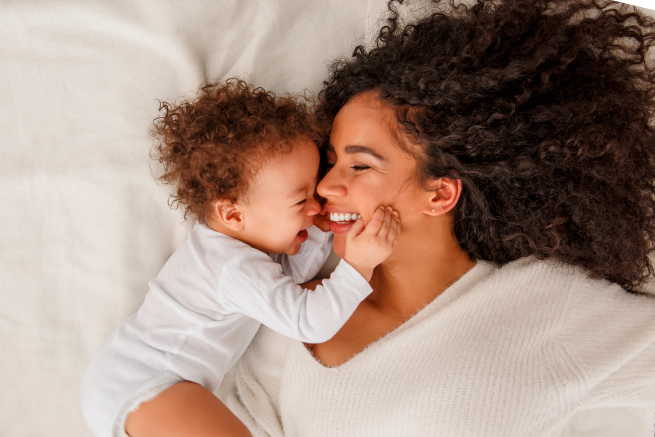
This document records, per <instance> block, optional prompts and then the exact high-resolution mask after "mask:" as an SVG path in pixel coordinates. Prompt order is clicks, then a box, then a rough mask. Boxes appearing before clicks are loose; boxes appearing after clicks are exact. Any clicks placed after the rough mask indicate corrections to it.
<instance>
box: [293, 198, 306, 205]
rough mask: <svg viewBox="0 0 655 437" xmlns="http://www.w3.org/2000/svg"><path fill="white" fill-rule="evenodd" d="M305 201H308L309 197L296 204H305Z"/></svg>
mask: <svg viewBox="0 0 655 437" xmlns="http://www.w3.org/2000/svg"><path fill="white" fill-rule="evenodd" d="M305 203H307V199H303V200H301V201H300V202H298V203H296V205H304V204H305Z"/></svg>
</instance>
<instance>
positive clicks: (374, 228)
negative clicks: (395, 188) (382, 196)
mask: <svg viewBox="0 0 655 437" xmlns="http://www.w3.org/2000/svg"><path fill="white" fill-rule="evenodd" d="M385 211H386V210H385V209H384V206H378V209H376V210H375V212H374V213H373V217H371V221H370V222H368V224H367V225H366V229H364V233H365V234H366V235H377V234H378V233H379V232H380V229H381V228H382V225H383V223H384V217H385ZM360 220H361V219H360Z"/></svg>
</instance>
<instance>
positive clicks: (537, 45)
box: [318, 0, 655, 290]
mask: <svg viewBox="0 0 655 437" xmlns="http://www.w3.org/2000/svg"><path fill="white" fill-rule="evenodd" d="M402 3H404V2H403V1H402V0H392V1H390V2H389V4H388V7H389V10H390V14H389V17H388V19H387V21H386V25H385V26H384V27H383V28H382V29H381V31H380V33H379V36H378V38H377V44H376V46H375V47H374V48H373V49H371V50H367V49H366V48H364V47H362V46H360V47H357V49H356V50H355V53H354V55H353V58H351V59H348V60H341V61H338V62H337V63H335V64H334V65H333V67H332V70H331V76H330V78H329V80H328V81H326V82H325V84H324V89H323V90H322V92H321V94H320V95H319V98H320V100H321V108H320V110H319V111H318V113H319V115H321V116H322V117H325V118H326V119H328V120H332V119H333V118H334V116H335V115H336V113H337V112H338V111H339V109H341V107H342V106H343V105H345V104H346V103H347V102H348V101H349V100H350V99H351V98H352V97H354V96H355V95H357V94H359V93H362V92H366V91H373V92H376V93H379V97H380V98H381V100H382V101H383V102H386V103H387V104H389V105H391V106H392V107H393V108H394V109H395V112H396V114H397V120H398V123H399V124H398V126H399V127H401V129H400V131H401V133H402V134H403V135H405V136H406V137H407V138H409V141H410V142H411V143H414V142H417V143H418V144H420V145H421V152H420V153H419V157H418V158H417V159H418V163H419V169H420V173H421V174H420V175H419V177H420V178H421V179H423V180H426V179H428V178H439V177H449V178H456V179H460V180H461V181H462V184H463V192H462V196H461V198H460V200H459V202H458V206H457V208H456V209H455V211H454V213H453V214H454V219H453V220H454V225H453V226H454V235H455V237H456V239H457V241H458V242H459V244H460V245H461V247H462V248H463V249H464V250H465V251H466V252H467V253H468V254H469V255H470V256H471V257H472V258H473V259H480V260H486V261H490V262H493V263H496V264H501V265H502V264H505V263H507V262H510V261H512V260H516V259H518V258H521V257H525V256H530V255H533V256H536V257H537V258H539V259H547V258H552V259H557V260H560V261H563V262H565V263H568V264H573V265H577V266H582V267H584V268H586V269H587V270H588V271H590V272H591V274H592V275H593V276H594V277H597V278H605V279H608V280H610V281H613V282H616V283H618V284H620V285H622V286H623V287H624V288H626V289H628V290H635V289H637V288H638V287H639V286H641V285H642V284H643V282H644V281H645V280H646V279H647V278H649V277H651V276H652V275H653V273H654V270H653V266H652V265H651V263H650V261H649V255H650V254H652V252H653V241H655V221H654V215H653V214H654V211H655V187H654V183H655V131H654V129H653V125H652V121H653V113H654V111H653V110H654V108H655V100H654V97H655V75H654V73H653V68H652V62H653V50H652V48H653V45H654V44H655V25H654V22H653V19H652V18H648V17H646V16H644V15H643V14H642V13H640V12H639V11H638V10H636V9H634V8H633V7H628V6H627V5H621V4H617V3H614V4H613V3H610V2H607V1H601V0H506V1H502V0H478V1H476V2H475V3H473V4H472V5H471V6H466V5H457V4H455V0H451V1H450V2H448V3H440V2H433V5H432V6H433V7H434V11H432V13H431V15H429V16H427V17H424V18H421V19H418V20H415V22H414V23H413V24H410V25H407V26H403V25H401V16H400V13H399V10H400V9H401V5H402ZM410 20H411V17H410ZM405 147H407V145H406V146H405Z"/></svg>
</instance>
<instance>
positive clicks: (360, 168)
mask: <svg viewBox="0 0 655 437" xmlns="http://www.w3.org/2000/svg"><path fill="white" fill-rule="evenodd" d="M350 168H352V169H353V170H355V171H362V170H368V169H369V168H371V167H369V166H368V165H353V166H352V167H350Z"/></svg>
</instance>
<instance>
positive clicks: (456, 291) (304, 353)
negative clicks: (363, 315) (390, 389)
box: [292, 261, 496, 371]
mask: <svg viewBox="0 0 655 437" xmlns="http://www.w3.org/2000/svg"><path fill="white" fill-rule="evenodd" d="M495 269H496V267H495V266H494V265H492V264H490V263H487V262H484V261H477V262H476V264H475V265H474V266H473V267H471V268H470V269H469V270H468V271H467V272H466V273H464V274H463V275H462V276H461V277H460V278H459V279H458V280H457V281H455V282H454V283H452V284H451V285H450V286H449V287H448V288H446V289H445V290H444V291H443V292H442V293H440V294H439V295H438V296H437V297H436V298H434V299H433V300H432V301H431V302H429V303H428V304H427V305H425V306H424V307H423V308H421V309H420V310H418V311H417V312H416V313H415V314H414V315H412V316H411V317H410V318H409V319H407V320H405V321H404V322H402V323H401V324H400V325H398V326H397V327H396V328H394V329H392V330H390V331H388V332H387V333H386V334H383V335H382V336H380V337H378V338H377V340H374V341H372V342H371V343H369V344H368V345H366V346H365V347H364V348H362V349H361V350H359V351H358V352H356V353H355V354H353V355H352V356H351V357H350V358H348V359H347V360H346V361H343V362H342V363H340V364H337V365H335V366H327V365H325V364H323V363H322V362H321V361H320V360H319V359H318V358H317V357H315V356H314V354H313V353H312V351H311V350H309V349H308V348H307V347H306V346H305V344H304V343H302V342H293V343H294V345H293V346H292V348H300V350H298V351H297V353H298V355H299V356H300V359H302V360H303V361H305V362H307V363H308V365H310V366H313V367H314V368H317V369H319V370H323V371H339V370H341V369H344V368H345V367H347V366H349V365H354V364H351V362H355V363H356V361H357V360H360V359H365V357H366V355H367V354H369V353H371V352H370V351H371V350H374V349H376V348H378V347H380V344H382V343H384V342H382V340H384V339H387V340H389V339H393V337H394V336H398V335H402V333H403V332H404V331H406V330H408V329H411V327H412V326H413V325H415V324H417V323H420V322H421V320H423V319H424V318H425V317H430V315H431V314H432V313H433V312H435V311H438V310H439V309H440V308H443V307H446V306H447V305H448V303H450V302H451V301H452V300H453V299H456V298H457V297H458V296H459V295H460V294H461V293H462V292H463V291H465V290H466V289H468V288H470V286H471V285H473V284H474V283H476V282H478V281H479V280H480V279H481V278H482V277H484V276H487V275H488V274H490V273H492V272H493V271H494V270H495Z"/></svg>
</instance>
